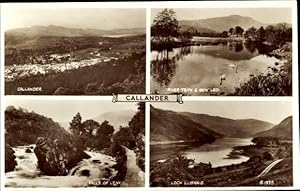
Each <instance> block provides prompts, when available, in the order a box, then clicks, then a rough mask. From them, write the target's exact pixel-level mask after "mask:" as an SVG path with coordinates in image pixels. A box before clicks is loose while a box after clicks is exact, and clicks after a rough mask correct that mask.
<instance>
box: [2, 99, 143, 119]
mask: <svg viewBox="0 0 300 191" xmlns="http://www.w3.org/2000/svg"><path fill="white" fill-rule="evenodd" d="M10 105H12V106H14V107H16V108H18V107H22V108H24V109H27V110H28V111H34V112H35V113H38V114H41V115H44V116H46V117H50V118H52V119H53V120H54V121H55V122H68V121H71V120H72V119H73V117H74V116H75V115H76V113H77V112H80V114H81V117H82V119H83V120H87V119H93V118H95V117H97V116H99V115H101V114H103V113H107V112H114V111H115V112H116V111H118V112H119V111H128V110H133V111H137V108H138V106H137V104H136V103H120V102H117V103H113V102H112V101H111V100H108V101H97V100H88V101H87V100H46V101H45V100H32V99H26V100H16V99H6V107H7V106H10Z"/></svg>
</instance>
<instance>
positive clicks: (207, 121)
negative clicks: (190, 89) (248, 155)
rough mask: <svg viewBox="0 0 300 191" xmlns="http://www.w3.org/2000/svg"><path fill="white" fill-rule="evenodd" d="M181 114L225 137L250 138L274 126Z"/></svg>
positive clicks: (242, 120)
mask: <svg viewBox="0 0 300 191" xmlns="http://www.w3.org/2000/svg"><path fill="white" fill-rule="evenodd" d="M181 114H182V115H185V116H186V117H189V118H190V119H191V120H192V121H194V122H195V123H200V124H203V125H205V126H206V127H207V128H208V129H210V130H212V131H215V132H218V133H222V134H224V135H225V136H227V137H237V138H246V137H252V136H253V135H254V134H256V133H258V132H262V131H266V130H268V129H270V128H271V127H273V126H274V124H271V123H268V122H265V121H260V120H255V119H241V120H233V119H228V118H224V117H219V116H210V115H207V114H196V113H188V112H183V113H181Z"/></svg>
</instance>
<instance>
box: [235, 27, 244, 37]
mask: <svg viewBox="0 0 300 191" xmlns="http://www.w3.org/2000/svg"><path fill="white" fill-rule="evenodd" d="M243 33H244V29H243V28H242V27H240V26H236V27H235V34H236V35H237V36H239V35H243Z"/></svg>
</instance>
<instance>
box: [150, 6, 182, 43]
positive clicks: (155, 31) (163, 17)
mask: <svg viewBox="0 0 300 191" xmlns="http://www.w3.org/2000/svg"><path fill="white" fill-rule="evenodd" d="M153 23H154V24H153V25H152V27H151V32H152V36H154V37H159V38H162V39H164V40H165V41H166V43H169V42H170V40H171V38H173V37H177V36H178V31H179V26H178V21H177V19H176V14H175V11H174V10H173V9H163V10H162V11H161V12H159V13H158V14H157V15H156V16H155V18H154V20H153Z"/></svg>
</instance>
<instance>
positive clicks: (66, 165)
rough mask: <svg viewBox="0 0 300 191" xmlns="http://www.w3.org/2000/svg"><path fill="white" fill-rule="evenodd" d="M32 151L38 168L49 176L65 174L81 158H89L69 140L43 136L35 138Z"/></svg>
mask: <svg viewBox="0 0 300 191" xmlns="http://www.w3.org/2000/svg"><path fill="white" fill-rule="evenodd" d="M34 153H35V155H36V157H37V159H38V167H39V169H40V170H41V171H42V172H43V173H44V174H46V175H50V176H56V175H67V174H68V173H69V170H70V169H72V168H73V167H74V166H76V165H77V163H78V162H80V161H81V160H82V159H87V158H90V156H89V155H88V154H86V153H85V152H84V151H83V150H80V149H78V148H77V147H76V146H75V145H74V144H72V143H71V142H64V141H63V140H59V139H55V140H52V139H47V138H44V137H39V138H38V139H37V142H36V147H35V149H34Z"/></svg>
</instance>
